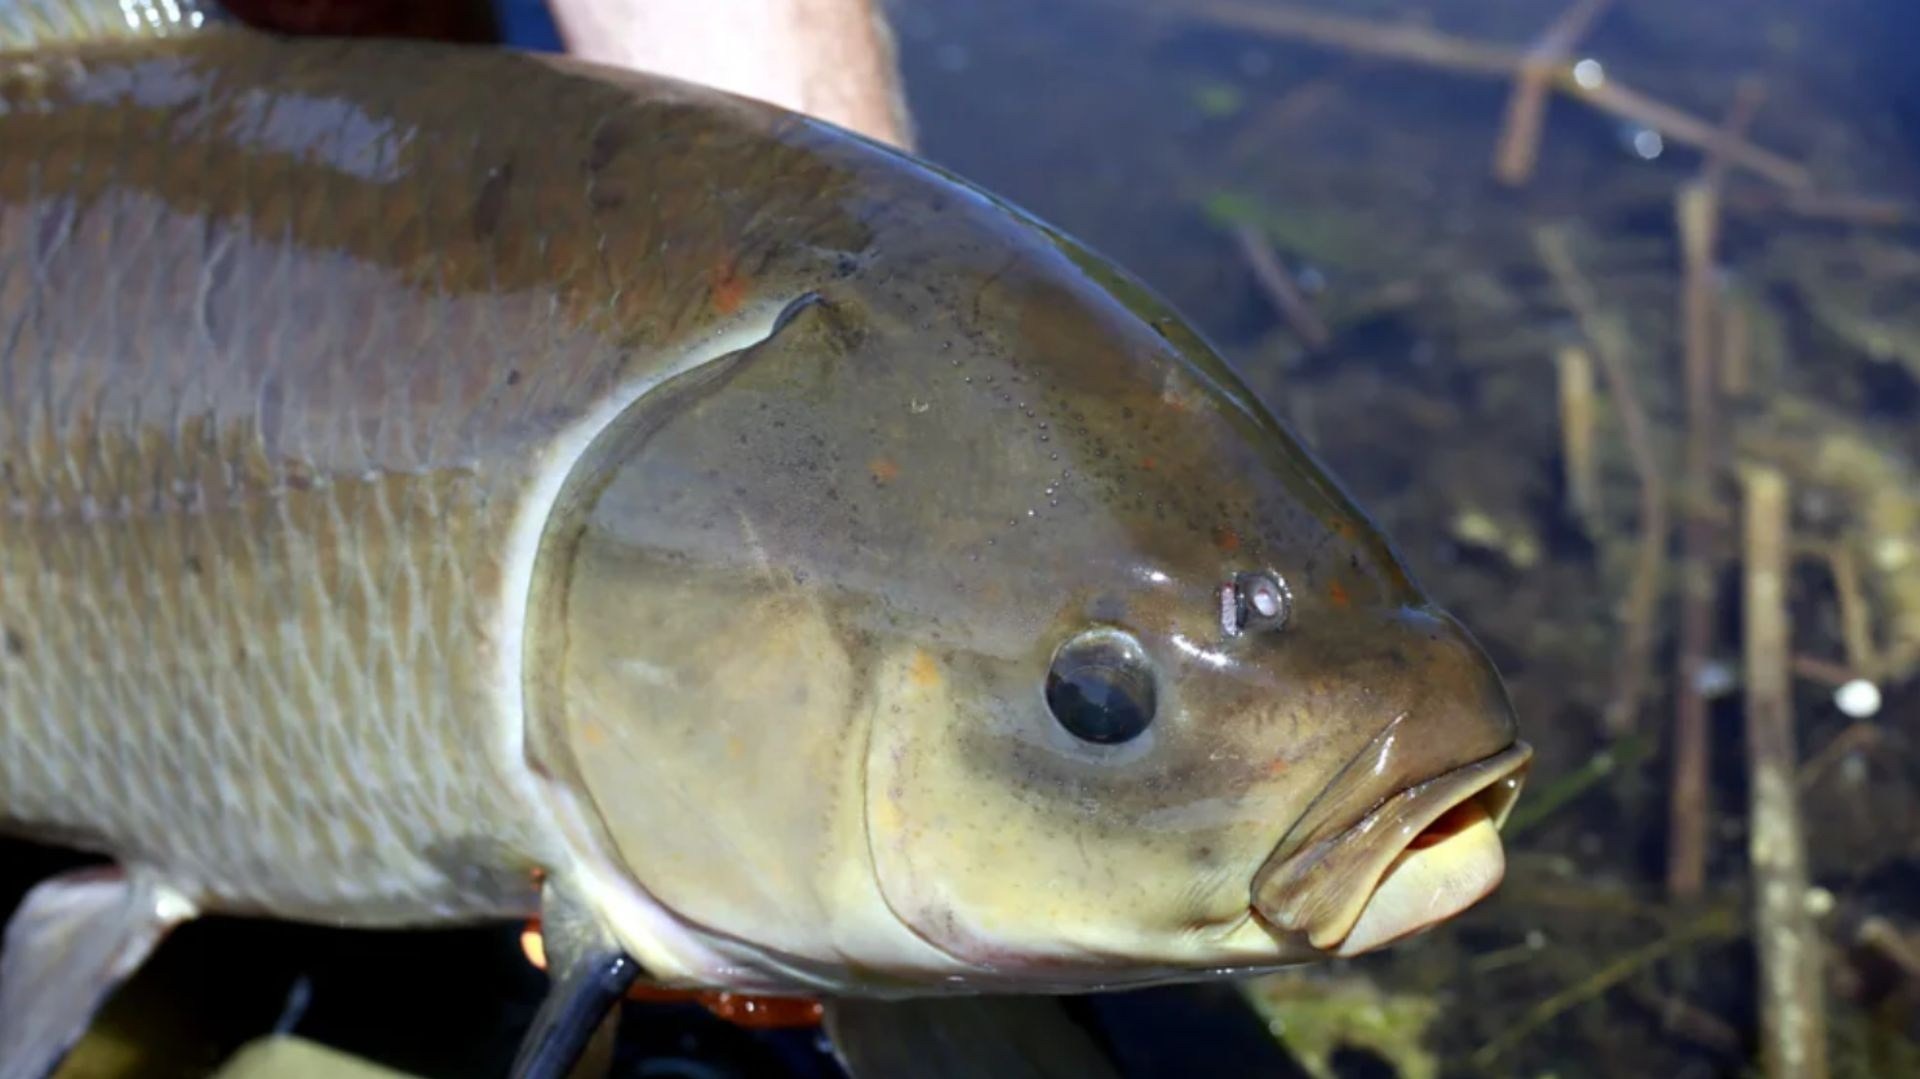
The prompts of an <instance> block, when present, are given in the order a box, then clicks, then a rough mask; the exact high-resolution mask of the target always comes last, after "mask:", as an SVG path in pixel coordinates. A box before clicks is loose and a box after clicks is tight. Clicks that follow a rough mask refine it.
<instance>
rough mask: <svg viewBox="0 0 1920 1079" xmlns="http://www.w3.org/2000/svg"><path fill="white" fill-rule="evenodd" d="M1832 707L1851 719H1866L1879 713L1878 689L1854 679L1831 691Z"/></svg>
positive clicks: (1861, 680) (1859, 679) (1865, 681)
mask: <svg viewBox="0 0 1920 1079" xmlns="http://www.w3.org/2000/svg"><path fill="white" fill-rule="evenodd" d="M1833 706H1834V707H1835V708H1838V709H1840V711H1841V712H1842V713H1843V714H1844V715H1846V716H1847V717H1849V718H1851V719H1867V718H1869V717H1871V716H1874V715H1877V714H1878V713H1879V711H1880V687H1879V686H1876V685H1874V684H1873V683H1872V682H1869V681H1867V680H1866V679H1864V678H1856V679H1854V680H1853V681H1851V682H1848V683H1847V684H1846V685H1844V686H1841V687H1840V688H1839V689H1836V690H1834V691H1833Z"/></svg>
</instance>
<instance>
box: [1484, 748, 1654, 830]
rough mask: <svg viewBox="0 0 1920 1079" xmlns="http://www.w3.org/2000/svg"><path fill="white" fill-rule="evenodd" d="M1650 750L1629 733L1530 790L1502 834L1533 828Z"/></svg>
mask: <svg viewBox="0 0 1920 1079" xmlns="http://www.w3.org/2000/svg"><path fill="white" fill-rule="evenodd" d="M1651 748H1652V747H1651V746H1650V745H1649V744H1648V742H1647V739H1646V738H1645V736H1643V735H1638V734H1630V735H1627V736H1625V737H1623V738H1621V739H1620V740H1619V741H1617V742H1615V743H1614V744H1613V746H1612V748H1610V749H1603V750H1601V751H1600V752H1598V753H1595V754H1594V755H1593V756H1591V757H1589V758H1587V763H1585V764H1583V765H1581V766H1580V767H1579V768H1576V769H1574V770H1573V771H1571V772H1568V773H1567V774H1566V775H1564V776H1561V777H1560V778H1558V779H1556V780H1554V781H1553V782H1552V783H1551V784H1548V785H1547V786H1546V787H1544V788H1542V789H1540V790H1538V791H1530V792H1529V793H1528V795H1527V797H1526V799H1525V800H1523V801H1521V802H1520V803H1519V804H1518V805H1516V806H1514V809H1513V814H1512V816H1510V817H1508V818H1507V823H1506V826H1505V827H1504V828H1502V829H1501V831H1502V832H1503V833H1504V834H1505V835H1506V836H1507V837H1508V838H1509V839H1511V838H1512V837H1514V836H1517V835H1519V834H1520V833H1521V832H1524V831H1526V830H1527V829H1529V828H1532V827H1533V826H1534V825H1536V824H1539V823H1540V822H1541V821H1544V820H1546V819H1547V818H1548V817H1551V816H1553V814H1554V813H1556V812H1558V811H1559V810H1560V808H1561V807H1562V806H1564V805H1566V804H1567V803H1568V802H1571V801H1573V800H1574V799H1575V798H1578V797H1580V796H1581V795H1583V794H1585V793H1587V791H1589V790H1591V789H1592V788H1594V787H1596V786H1598V785H1599V784H1601V783H1602V782H1604V781H1606V779H1607V778H1608V777H1609V776H1612V775H1614V774H1615V773H1617V772H1619V771H1621V770H1622V769H1627V768H1631V767H1633V766H1634V765H1636V764H1638V763H1640V758H1642V757H1644V756H1646V755H1647V751H1648V750H1649V749H1651Z"/></svg>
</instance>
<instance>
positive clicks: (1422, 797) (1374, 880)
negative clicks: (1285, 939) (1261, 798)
mask: <svg viewBox="0 0 1920 1079" xmlns="http://www.w3.org/2000/svg"><path fill="white" fill-rule="evenodd" d="M1532 759H1533V748H1532V747H1531V746H1529V745H1528V744H1527V743H1526V742H1523V741H1515V742H1513V743H1512V744H1511V745H1509V746H1508V747H1507V748H1506V749H1503V750H1501V751H1500V752H1498V753H1495V754H1493V755H1492V756H1489V757H1484V758H1482V759H1480V760H1478V761H1474V762H1471V763H1469V764H1465V765H1462V766H1460V767H1457V768H1453V769H1451V770H1449V771H1446V772H1442V773H1441V774H1439V775H1437V776H1435V777H1433V778H1431V779H1428V780H1426V781H1424V782H1422V783H1419V784H1417V785H1415V786H1412V787H1408V788H1406V789H1404V790H1402V791H1400V792H1399V793H1398V794H1395V795H1394V796H1392V797H1391V798H1388V799H1387V800H1386V801H1384V802H1382V803H1380V804H1379V805H1378V806H1376V807H1374V808H1373V809H1371V810H1369V811H1368V812H1366V813H1364V814H1362V815H1361V816H1360V817H1359V818H1358V819H1357V820H1355V821H1353V823H1351V824H1349V825H1348V826H1347V827H1345V828H1343V829H1341V830H1340V831H1339V832H1337V833H1335V834H1333V835H1331V836H1329V837H1327V838H1325V839H1321V840H1318V841H1316V842H1311V843H1308V844H1305V845H1303V846H1302V847H1300V848H1299V849H1297V850H1293V851H1289V852H1286V853H1284V854H1282V852H1281V849H1276V850H1275V852H1274V854H1273V855H1272V856H1271V857H1269V859H1268V860H1267V862H1266V863H1265V864H1264V865H1262V866H1261V867H1260V869H1259V870H1258V871H1257V872H1256V873H1255V874H1254V877H1253V885H1252V889H1251V897H1250V899H1251V902H1250V905H1251V907H1252V910H1253V913H1254V915H1255V916H1256V917H1258V918H1259V919H1260V920H1261V921H1262V922H1264V923H1266V925H1267V926H1268V927H1269V929H1270V930H1272V931H1274V932H1277V933H1280V934H1283V935H1286V936H1289V937H1303V938H1306V939H1307V940H1309V941H1310V942H1311V943H1312V946H1313V947H1314V948H1315V949H1317V950H1319V951H1323V952H1332V951H1333V950H1334V949H1336V948H1338V947H1339V945H1340V943H1341V941H1343V940H1345V939H1346V936H1347V934H1348V933H1349V932H1350V931H1351V930H1352V928H1353V926H1354V924H1355V923H1356V922H1358V921H1359V918H1360V913H1361V911H1362V909H1363V908H1364V907H1365V906H1366V903H1367V900H1368V899H1370V898H1371V897H1372V895H1373V892H1374V890H1375V889H1376V888H1377V887H1378V886H1379V884H1380V881H1381V880H1382V879H1383V877H1384V876H1385V874H1386V872H1387V870H1388V868H1389V867H1390V866H1391V865H1392V864H1393V862H1394V860H1395V859H1396V858H1398V857H1399V855H1400V854H1401V853H1403V852H1404V851H1406V850H1407V849H1408V847H1409V846H1410V845H1411V844H1412V843H1413V841H1414V840H1415V839H1416V838H1418V837H1419V835H1420V834H1421V832H1422V831H1424V830H1425V829H1426V828H1427V827H1428V826H1429V825H1431V824H1432V823H1433V822H1434V821H1436V820H1438V819H1440V817H1441V816H1443V815H1445V814H1446V813H1447V811H1448V810H1451V809H1453V808H1454V807H1456V806H1459V805H1462V804H1464V803H1466V802H1467V801H1469V800H1472V799H1476V798H1477V799H1480V800H1481V802H1482V804H1483V806H1484V808H1485V809H1486V811H1487V814H1488V816H1490V817H1492V818H1493V823H1494V826H1495V827H1496V828H1498V827H1500V826H1501V825H1503V824H1505V823H1506V819H1507V816H1508V815H1509V814H1510V813H1511V812H1512V810H1513V805H1514V802H1515V801H1516V800H1517V799H1518V798H1519V796H1520V789H1521V787H1522V786H1523V785H1524V781H1525V778H1526V775H1527V772H1528V771H1529V769H1530V768H1531V766H1532Z"/></svg>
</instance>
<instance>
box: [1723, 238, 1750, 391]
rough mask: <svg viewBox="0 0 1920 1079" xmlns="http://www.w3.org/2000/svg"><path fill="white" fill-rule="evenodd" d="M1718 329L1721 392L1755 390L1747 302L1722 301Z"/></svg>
mask: <svg viewBox="0 0 1920 1079" xmlns="http://www.w3.org/2000/svg"><path fill="white" fill-rule="evenodd" d="M1722 205H1723V207H1724V205H1725V204H1724V201H1723V203H1722ZM1719 329H1720V363H1719V369H1720V395H1721V396H1722V397H1729V398H1741V397H1745V396H1746V395H1747V394H1749V393H1751V392H1752V391H1753V322H1752V316H1751V314H1750V313H1749V312H1748V311H1747V305H1746V304H1744V303H1740V302H1738V301H1734V302H1731V303H1722V304H1721V305H1720V326H1719Z"/></svg>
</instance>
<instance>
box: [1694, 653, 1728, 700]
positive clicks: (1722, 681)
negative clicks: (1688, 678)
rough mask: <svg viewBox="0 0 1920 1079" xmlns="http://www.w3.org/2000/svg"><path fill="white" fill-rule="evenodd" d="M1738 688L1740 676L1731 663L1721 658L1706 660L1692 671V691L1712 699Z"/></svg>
mask: <svg viewBox="0 0 1920 1079" xmlns="http://www.w3.org/2000/svg"><path fill="white" fill-rule="evenodd" d="M1738 688H1740V676H1739V674H1738V673H1737V672H1736V671H1735V670H1734V669H1733V665H1732V664H1730V663H1727V662H1724V661H1722V660H1717V659H1714V660H1708V661H1707V662H1705V663H1702V664H1701V665H1700V668H1699V670H1697V671H1696V672H1694V676H1693V691H1694V692H1695V693H1698V694H1699V695H1700V696H1702V697H1705V698H1707V699H1708V700H1712V699H1714V698H1715V697H1724V696H1726V695H1727V694H1729V693H1732V692H1733V691H1734V690H1736V689H1738Z"/></svg>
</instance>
